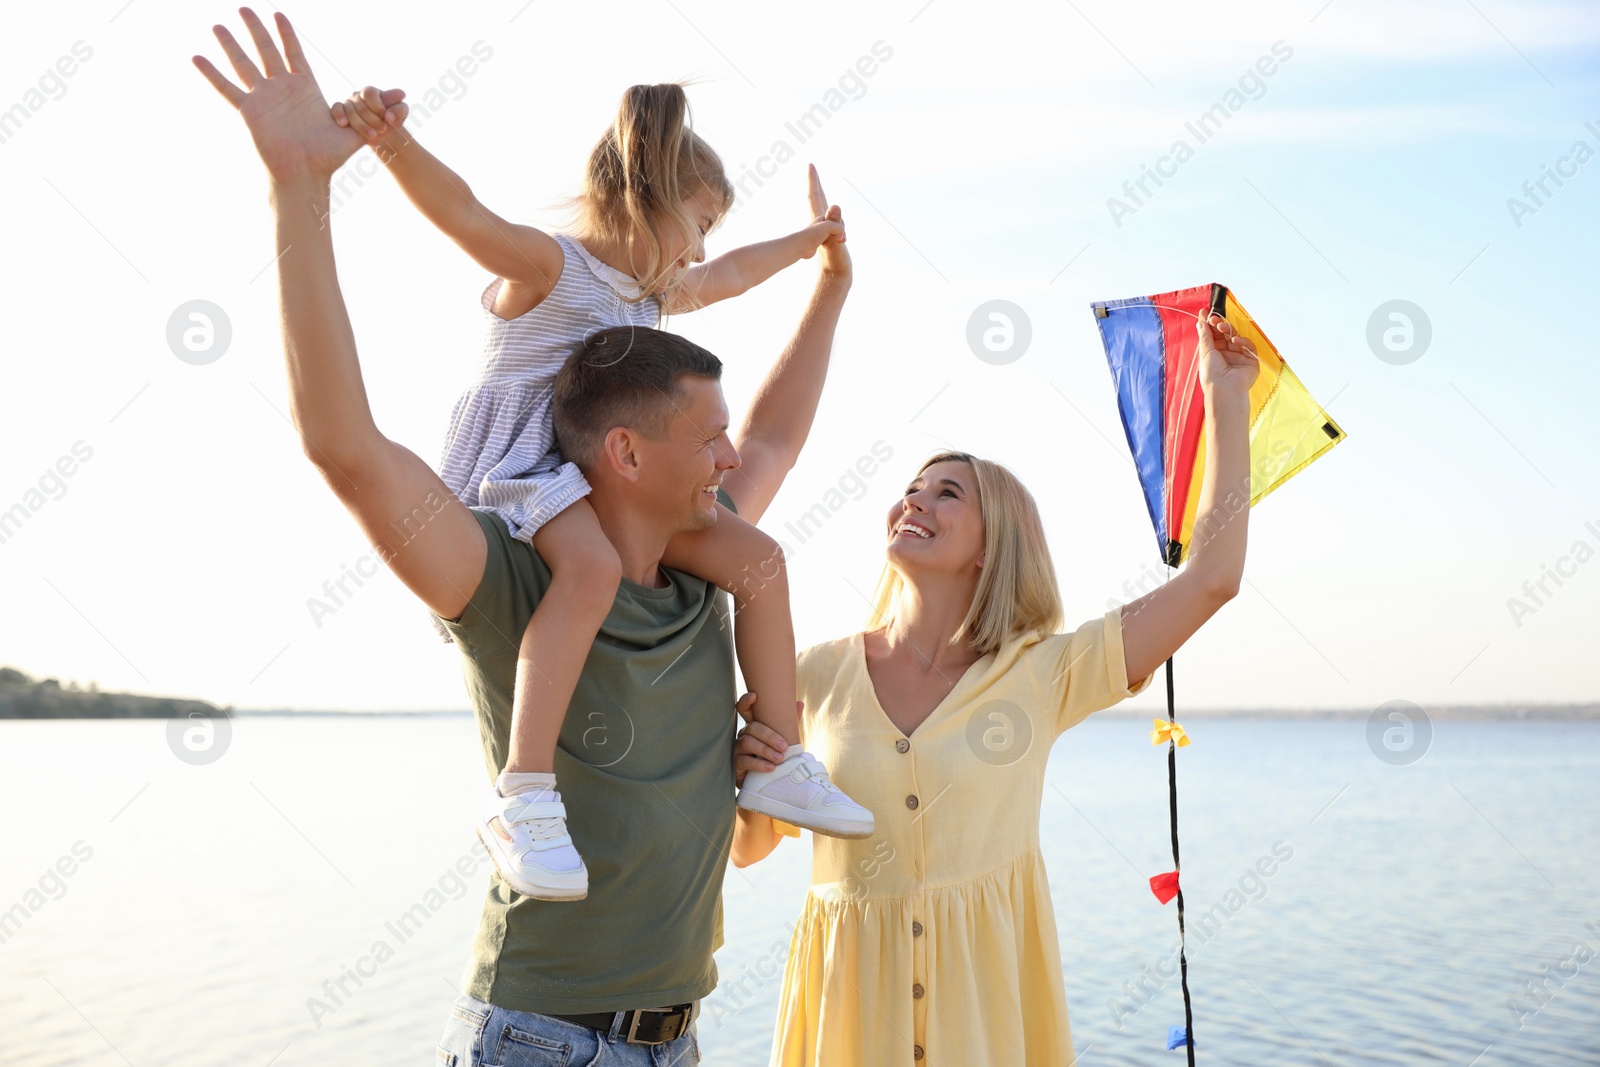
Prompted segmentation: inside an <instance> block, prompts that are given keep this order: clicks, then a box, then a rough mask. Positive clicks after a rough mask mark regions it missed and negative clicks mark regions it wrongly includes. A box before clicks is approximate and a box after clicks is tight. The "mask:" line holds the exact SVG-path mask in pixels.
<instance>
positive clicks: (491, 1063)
mask: <svg viewBox="0 0 1600 1067" xmlns="http://www.w3.org/2000/svg"><path fill="white" fill-rule="evenodd" d="M438 1062H439V1067H632V1065H637V1067H693V1065H694V1064H697V1063H699V1062H700V1045H699V1043H698V1042H697V1041H696V1040H695V1036H694V1026H693V1025H692V1024H691V1025H690V1027H689V1032H688V1033H686V1034H684V1035H683V1036H682V1037H680V1038H678V1040H676V1041H668V1042H666V1043H665V1044H661V1045H630V1044H628V1043H627V1041H625V1040H624V1035H622V1034H620V1033H617V1032H616V1028H615V1027H613V1032H611V1033H609V1034H608V1033H606V1032H604V1031H602V1030H591V1029H589V1028H588V1027H587V1026H579V1025H578V1024H577V1023H569V1022H563V1021H562V1020H560V1019H553V1018H551V1017H550V1016H548V1015H534V1014H532V1013H531V1012H525V1011H509V1010H507V1009H506V1008H497V1007H495V1006H494V1005H492V1004H485V1003H484V1002H483V1001H481V1000H478V999H476V998H474V997H460V998H458V999H457V1000H456V1002H455V1005H454V1006H453V1007H452V1008H451V1009H450V1021H449V1022H447V1023H445V1027H444V1037H443V1038H441V1039H440V1041H439V1056H438Z"/></svg>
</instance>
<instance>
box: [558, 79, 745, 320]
mask: <svg viewBox="0 0 1600 1067" xmlns="http://www.w3.org/2000/svg"><path fill="white" fill-rule="evenodd" d="M701 188H708V189H710V190H711V191H712V192H713V194H714V195H715V196H716V198H717V200H718V201H719V202H720V203H719V208H718V214H719V215H720V214H721V213H722V212H725V211H726V210H727V209H728V208H729V207H730V206H731V205H732V203H733V185H732V183H730V182H729V181H728V178H727V175H726V174H725V173H724V172H723V169H722V161H721V160H720V159H719V158H718V157H717V154H716V153H715V152H713V151H712V150H711V147H710V146H709V145H707V144H706V143H705V141H703V140H701V139H700V137H699V136H698V135H697V134H696V133H695V132H694V130H693V129H692V128H691V125H690V118H689V98H688V96H687V95H685V93H684V91H683V86H682V85H680V84H678V83H676V82H666V83H663V84H661V85H634V86H630V87H629V88H628V90H627V92H625V93H623V94H622V104H621V106H620V107H618V109H617V117H616V120H615V121H614V122H613V123H612V125H611V128H610V129H609V130H607V131H606V132H605V134H604V135H603V136H602V137H601V138H600V140H599V142H598V143H596V144H595V146H594V150H593V151H591V152H590V153H589V164H588V167H587V170H586V172H585V174H584V180H583V190H582V192H581V193H580V194H579V196H578V204H577V206H578V210H579V216H580V218H579V229H580V232H581V233H583V234H588V235H591V236H596V237H602V238H604V239H606V240H608V241H613V242H625V243H627V248H628V254H629V258H630V259H631V261H632V262H633V263H634V264H635V265H636V267H637V278H638V280H639V283H640V287H641V296H642V295H643V294H644V293H651V292H657V291H659V290H661V289H663V288H665V287H667V286H670V285H671V284H673V283H675V282H676V281H677V279H675V278H672V277H670V276H669V275H670V274H671V273H672V272H673V271H674V270H675V266H674V265H673V264H669V263H665V262H663V259H664V257H663V256H662V254H661V240H660V237H659V234H660V233H661V232H662V231H663V230H664V229H666V228H668V227H675V228H676V229H678V230H679V231H680V233H681V234H682V236H683V242H684V245H685V247H688V246H691V245H693V243H694V240H695V237H696V236H697V235H698V224H697V223H696V222H695V221H694V220H693V219H691V218H690V217H689V214H688V212H686V211H685V210H684V208H683V202H684V200H686V199H688V198H689V197H692V196H694V195H695V194H697V193H698V192H699V191H700V190H701ZM630 239H631V240H630Z"/></svg>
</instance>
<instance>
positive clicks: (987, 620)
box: [867, 452, 1062, 656]
mask: <svg viewBox="0 0 1600 1067" xmlns="http://www.w3.org/2000/svg"><path fill="white" fill-rule="evenodd" d="M935 463H965V464H967V465H968V466H970V467H971V468H972V473H973V476H974V477H975V478H977V480H978V505H979V509H980V511H981V512H982V515H983V557H984V560H983V567H982V569H980V570H979V572H978V588H977V589H976V590H974V592H973V594H972V605H971V606H970V607H969V608H968V609H967V615H966V618H964V619H963V620H962V621H961V625H960V626H959V627H958V628H957V629H956V632H955V635H954V636H953V637H952V638H951V643H952V644H955V643H965V644H966V645H967V646H968V647H970V648H972V649H973V650H974V651H975V652H977V653H978V654H979V655H980V656H986V655H988V654H989V653H991V652H995V651H998V650H999V648H1000V646H1001V645H1003V644H1005V643H1006V641H1007V640H1009V639H1010V638H1012V637H1015V636H1017V635H1019V634H1024V633H1029V632H1036V633H1041V634H1052V633H1056V632H1058V631H1059V630H1060V629H1061V624H1062V611H1061V590H1060V588H1059V587H1058V586H1057V585H1056V569H1055V565H1054V564H1053V563H1051V561H1050V546H1049V544H1048V543H1047V542H1046V541H1045V536H1044V524H1043V523H1042V522H1041V521H1040V519H1039V506H1038V505H1037V504H1036V503H1034V499H1033V494H1031V493H1029V492H1028V490H1027V488H1026V487H1024V486H1023V484H1022V483H1021V482H1020V481H1018V480H1017V476H1016V475H1015V474H1012V473H1011V471H1009V470H1007V469H1006V468H1005V467H1003V466H1001V465H1000V464H998V463H993V462H991V461H989V460H986V459H979V458H977V457H976V456H971V455H968V454H967V453H965V452H940V453H939V454H938V455H936V456H934V457H933V458H932V459H929V460H928V461H927V462H925V463H924V464H923V465H922V466H921V467H919V468H918V469H917V474H918V475H919V476H920V475H921V474H922V473H923V472H924V471H926V470H927V469H928V468H929V467H931V466H933V465H934V464H935ZM904 587H905V578H904V577H903V576H902V575H901V574H900V572H899V571H897V570H895V568H894V566H893V565H892V564H885V565H884V568H883V573H882V574H881V575H880V576H879V577H878V585H877V588H876V589H875V590H874V591H873V594H872V613H871V615H870V616H869V618H868V620H867V629H868V630H877V629H880V628H881V627H883V626H886V625H888V624H889V623H890V622H891V621H893V619H894V617H895V612H896V609H897V607H898V604H899V598H900V593H901V591H902V590H903V589H904Z"/></svg>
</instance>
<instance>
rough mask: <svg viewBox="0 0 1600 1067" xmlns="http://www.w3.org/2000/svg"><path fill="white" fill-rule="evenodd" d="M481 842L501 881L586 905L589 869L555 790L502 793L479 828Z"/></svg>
mask: <svg viewBox="0 0 1600 1067" xmlns="http://www.w3.org/2000/svg"><path fill="white" fill-rule="evenodd" d="M478 840H480V841H482V842H483V847H484V848H486V849H488V850H489V856H490V858H491V859H493V860H494V866H495V869H496V870H497V871H499V872H500V877H501V878H504V879H505V880H506V884H507V885H509V886H510V887H511V888H512V889H515V890H516V891H517V892H519V893H521V894H523V895H524V896H529V897H534V898H535V899H537V900H582V899H583V898H584V897H586V896H588V895H589V869H588V868H587V867H585V866H584V865H583V858H582V857H581V856H579V855H578V850H577V849H575V848H573V847H572V838H571V837H570V836H568V834H567V806H566V805H565V804H563V803H561V794H560V793H557V792H555V791H554V790H548V789H538V790H535V791H533V792H531V793H521V794H519V795H517V796H514V797H503V796H500V795H499V794H498V793H496V794H495V797H494V800H493V801H492V802H491V803H490V805H489V810H488V811H487V812H486V813H485V814H484V817H483V819H481V820H480V821H479V823H478Z"/></svg>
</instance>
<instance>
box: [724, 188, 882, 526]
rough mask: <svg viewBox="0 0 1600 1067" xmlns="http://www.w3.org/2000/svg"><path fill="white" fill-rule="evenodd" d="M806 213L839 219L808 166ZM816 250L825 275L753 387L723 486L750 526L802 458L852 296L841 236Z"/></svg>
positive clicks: (845, 252) (818, 216) (820, 273)
mask: <svg viewBox="0 0 1600 1067" xmlns="http://www.w3.org/2000/svg"><path fill="white" fill-rule="evenodd" d="M811 213H812V215H813V216H814V217H815V218H819V219H821V218H829V219H832V220H834V221H835V222H840V221H843V220H842V216H841V215H840V213H839V208H838V205H834V206H833V207H829V206H828V200H827V197H825V196H824V195H823V193H822V181H821V179H819V178H818V177H817V168H816V167H812V168H811ZM818 253H819V256H820V259H821V263H822V270H821V271H820V272H819V274H818V275H817V287H816V289H815V290H813V291H812V293H811V301H810V303H809V304H807V305H806V310H805V314H804V315H803V316H802V317H801V319H800V325H799V327H797V328H796V330H795V333H794V336H793V337H792V338H790V340H789V344H788V346H787V347H786V348H784V350H783V354H782V355H781V356H779V357H778V361H777V362H776V363H775V364H773V366H772V370H770V371H768V372H767V376H766V378H765V379H764V380H763V381H762V383H761V388H760V389H758V390H756V396H755V399H754V400H752V401H751V402H750V410H749V411H748V412H746V413H745V419H744V425H743V426H742V427H740V429H739V434H738V437H737V438H736V439H735V440H734V447H735V448H737V449H738V450H739V458H740V463H739V469H738V470H736V471H734V472H732V473H731V474H730V475H729V476H728V477H727V479H726V482H725V485H726V488H727V492H728V495H729V496H731V497H732V498H733V503H734V506H735V507H736V508H738V510H739V517H740V518H742V519H745V520H747V521H749V522H755V521H756V520H757V519H759V518H760V517H761V515H762V513H763V512H765V511H766V510H767V505H769V504H771V503H772V498H773V497H775V496H777V495H778V488H779V487H780V486H781V485H783V480H784V478H785V477H787V476H788V474H789V471H790V469H792V468H793V467H794V464H795V460H797V459H799V458H800V449H801V447H802V446H803V445H804V444H805V443H806V438H807V437H809V436H810V434H811V424H812V422H813V421H814V420H815V419H816V415H817V402H818V401H819V400H820V399H821V398H822V385H823V383H824V382H825V381H826V380H827V378H828V358H829V356H830V355H831V354H832V352H833V333H834V330H835V329H836V328H837V327H838V325H839V312H840V311H842V310H843V309H844V301H845V297H846V295H848V294H849V292H850V280H851V265H850V253H849V252H848V251H847V250H846V249H845V247H844V238H843V237H842V236H841V237H830V238H829V239H828V240H826V241H824V242H823V243H822V245H821V246H820V248H819V250H818Z"/></svg>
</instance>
